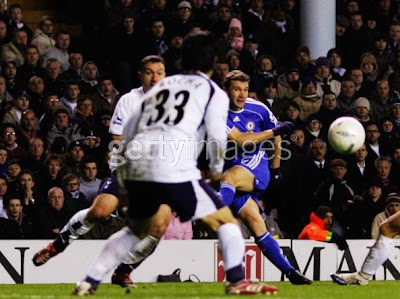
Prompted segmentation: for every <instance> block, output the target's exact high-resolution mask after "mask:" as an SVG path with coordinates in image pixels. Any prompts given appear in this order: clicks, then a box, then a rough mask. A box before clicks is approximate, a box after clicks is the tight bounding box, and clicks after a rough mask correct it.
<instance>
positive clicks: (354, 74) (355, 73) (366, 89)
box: [350, 68, 375, 98]
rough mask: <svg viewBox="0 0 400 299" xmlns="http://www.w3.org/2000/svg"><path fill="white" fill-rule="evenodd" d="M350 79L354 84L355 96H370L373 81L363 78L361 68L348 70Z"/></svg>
mask: <svg viewBox="0 0 400 299" xmlns="http://www.w3.org/2000/svg"><path fill="white" fill-rule="evenodd" d="M350 79H351V80H352V81H353V82H354V83H355V85H356V97H367V98H368V97H370V96H371V94H372V91H373V89H374V85H375V84H374V83H372V82H371V81H366V80H364V72H363V71H362V69H361V68H352V69H351V70H350Z"/></svg>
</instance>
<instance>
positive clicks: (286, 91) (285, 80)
mask: <svg viewBox="0 0 400 299" xmlns="http://www.w3.org/2000/svg"><path fill="white" fill-rule="evenodd" d="M277 83H278V96H279V97H280V98H281V99H288V100H293V99H295V98H296V97H298V96H299V95H300V91H301V88H302V83H301V81H300V71H299V69H297V68H290V69H289V70H288V71H287V72H285V73H282V74H280V75H279V77H278V80H277Z"/></svg>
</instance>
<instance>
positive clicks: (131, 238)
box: [87, 227, 140, 281]
mask: <svg viewBox="0 0 400 299" xmlns="http://www.w3.org/2000/svg"><path fill="white" fill-rule="evenodd" d="M139 241H140V240H139V238H138V237H136V236H135V235H134V234H133V233H132V232H131V230H130V229H129V228H127V227H125V228H123V229H121V230H120V231H118V232H116V233H115V234H113V235H112V236H111V237H110V238H109V239H108V240H107V242H106V245H105V246H104V248H103V250H102V251H101V253H100V255H99V256H98V257H97V259H96V260H95V262H94V263H93V265H92V267H91V268H90V270H89V272H88V274H87V276H88V277H90V278H92V279H94V280H97V281H102V280H103V279H104V277H105V276H106V275H107V273H108V272H110V271H111V270H114V269H115V268H116V267H117V266H118V265H119V264H120V263H121V262H123V263H124V264H129V263H131V257H130V251H131V249H132V247H133V246H134V245H135V244H137V243H138V242H139Z"/></svg>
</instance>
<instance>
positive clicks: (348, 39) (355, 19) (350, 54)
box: [343, 11, 369, 68]
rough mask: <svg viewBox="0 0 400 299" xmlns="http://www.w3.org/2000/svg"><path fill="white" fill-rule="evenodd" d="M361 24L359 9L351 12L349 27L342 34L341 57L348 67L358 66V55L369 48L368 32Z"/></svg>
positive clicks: (361, 18) (361, 16)
mask: <svg viewBox="0 0 400 299" xmlns="http://www.w3.org/2000/svg"><path fill="white" fill-rule="evenodd" d="M363 25H364V22H363V15H362V13H361V12H360V11H357V12H354V13H352V14H351V16H350V27H349V28H347V29H346V32H345V33H344V35H343V42H344V43H343V58H344V60H345V61H344V64H345V65H346V66H347V67H348V68H352V67H356V66H358V64H359V61H360V60H359V59H360V56H361V55H362V54H363V53H365V52H366V51H367V50H368V49H369V39H368V32H367V29H366V27H365V26H363Z"/></svg>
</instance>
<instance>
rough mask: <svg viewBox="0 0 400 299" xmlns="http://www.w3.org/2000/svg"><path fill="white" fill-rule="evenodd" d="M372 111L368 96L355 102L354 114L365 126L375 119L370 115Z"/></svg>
mask: <svg viewBox="0 0 400 299" xmlns="http://www.w3.org/2000/svg"><path fill="white" fill-rule="evenodd" d="M370 111H371V106H370V103H369V100H368V99H367V98H364V97H360V98H358V99H357V100H356V101H355V102H354V116H355V117H356V118H357V120H358V121H359V122H360V123H361V124H362V125H363V126H364V128H366V127H367V125H369V124H370V123H372V122H373V119H371V116H370Z"/></svg>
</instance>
